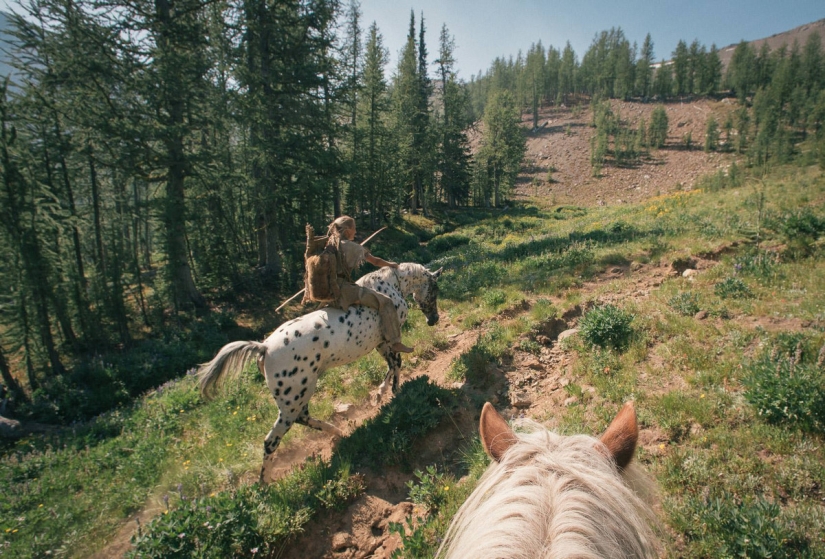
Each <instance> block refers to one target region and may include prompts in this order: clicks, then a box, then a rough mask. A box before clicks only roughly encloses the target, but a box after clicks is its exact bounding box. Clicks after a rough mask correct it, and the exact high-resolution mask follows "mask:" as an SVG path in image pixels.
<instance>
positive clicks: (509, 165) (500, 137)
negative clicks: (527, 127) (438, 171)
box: [476, 91, 525, 207]
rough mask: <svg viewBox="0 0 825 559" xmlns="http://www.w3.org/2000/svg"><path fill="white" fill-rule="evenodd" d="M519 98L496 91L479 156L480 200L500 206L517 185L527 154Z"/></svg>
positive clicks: (478, 190) (486, 203)
mask: <svg viewBox="0 0 825 559" xmlns="http://www.w3.org/2000/svg"><path fill="white" fill-rule="evenodd" d="M520 120H521V118H520V115H519V111H518V108H517V106H516V104H515V100H514V99H513V97H512V95H511V94H510V93H509V92H506V91H505V92H500V93H494V94H493V96H492V98H491V99H490V100H489V102H488V103H487V108H486V109H485V111H484V135H483V138H482V141H481V147H480V148H479V151H478V154H477V157H476V166H477V172H476V184H477V186H480V188H477V192H478V196H480V201H481V202H482V203H483V204H484V205H485V206H489V205H490V203H491V202H492V204H493V206H495V207H500V206H501V204H502V202H503V201H504V200H505V199H506V197H507V196H508V195H509V193H510V190H511V189H512V187H513V186H514V185H515V180H516V177H517V176H518V172H519V168H520V164H521V161H522V159H523V157H524V150H525V139H524V135H523V133H522V131H521V128H520V127H519V121H520Z"/></svg>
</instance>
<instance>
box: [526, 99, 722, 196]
mask: <svg viewBox="0 0 825 559" xmlns="http://www.w3.org/2000/svg"><path fill="white" fill-rule="evenodd" d="M611 105H612V108H613V112H614V113H615V114H617V115H619V116H620V117H621V119H622V121H623V122H624V123H625V124H626V125H627V126H628V127H630V128H633V129H636V128H638V126H639V121H640V120H641V119H644V120H645V122H646V123H650V115H651V113H652V112H653V109H655V108H656V107H657V104H655V103H636V102H625V101H617V100H613V101H611ZM735 106H736V102H735V100H733V99H723V100H721V101H713V100H709V99H700V100H696V101H692V102H690V103H681V102H674V103H668V104H666V105H664V107H665V111H666V112H667V116H668V129H669V133H668V139H667V142H666V144H665V147H664V148H662V149H658V150H655V149H654V150H651V152H650V154H649V156H646V157H642V158H641V159H640V160H639V162H638V163H637V164H634V165H630V166H626V167H618V166H616V165H615V164H614V163H612V162H610V161H608V163H607V164H606V165H605V166H604V167H603V169H602V171H601V176H600V177H598V178H596V177H593V176H592V175H593V169H592V167H591V164H590V139H591V137H593V135H594V134H595V132H596V129H595V128H592V127H591V126H590V124H591V122H592V120H593V117H592V111H590V109H589V108H588V107H584V108H582V109H573V108H567V107H561V108H559V107H551V108H543V109H541V110H540V111H539V119H538V127H537V129H533V117H532V115H525V116H524V117H523V119H522V126H524V127H525V128H527V129H528V133H527V151H526V154H525V159H524V172H523V173H522V174H521V176H520V177H519V180H518V183H517V187H516V194H515V198H516V199H517V200H518V199H522V200H529V199H538V200H540V201H544V202H545V203H547V204H551V205H562V204H563V205H577V206H599V205H615V204H623V203H628V202H639V201H641V200H645V199H647V198H651V197H653V196H658V195H660V194H666V193H668V192H673V191H677V190H690V189H692V188H694V186H695V185H696V182H697V180H698V179H699V178H701V177H703V176H705V175H708V174H712V173H716V172H717V171H719V170H724V169H726V168H727V167H728V166H730V164H731V162H732V161H733V156H732V155H731V154H728V153H723V152H710V153H705V152H704V151H703V150H702V146H703V144H704V138H705V127H706V126H707V119H708V117H709V116H711V115H713V116H714V117H715V119H716V121H717V122H718V123H719V125H720V127H721V124H722V123H723V122H724V121H725V119H726V118H727V115H728V114H729V113H730V112H731V111H733V110H734V108H735ZM688 135H690V138H691V140H692V146H691V147H690V148H687V147H686V146H685V138H687V137H688ZM723 136H724V134H723ZM722 140H723V143H724V140H725V138H724V137H723V138H722ZM550 168H553V169H555V170H554V171H553V173H552V177H551V178H552V182H548V180H547V178H548V171H549V170H550Z"/></svg>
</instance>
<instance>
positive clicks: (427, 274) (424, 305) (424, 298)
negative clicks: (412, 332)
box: [412, 266, 444, 326]
mask: <svg viewBox="0 0 825 559" xmlns="http://www.w3.org/2000/svg"><path fill="white" fill-rule="evenodd" d="M443 270H444V268H439V269H438V270H436V271H435V272H431V271H429V270H428V269H427V268H425V267H423V266H420V269H419V270H418V271H419V275H420V278H419V281H416V282H414V283H413V285H412V296H413V299H415V302H416V303H418V306H419V307H421V312H423V313H424V316H426V317H427V326H435V325H436V324H437V323H438V276H440V275H441V272H442V271H443Z"/></svg>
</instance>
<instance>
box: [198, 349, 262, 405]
mask: <svg viewBox="0 0 825 559" xmlns="http://www.w3.org/2000/svg"><path fill="white" fill-rule="evenodd" d="M266 350H267V346H266V345H265V344H262V343H260V342H244V341H240V342H232V343H229V344H226V345H225V346H223V347H222V348H221V350H220V351H219V352H218V354H217V355H216V356H215V358H214V359H212V361H210V362H209V363H204V364H202V365H201V366H200V368H199V370H198V383H199V384H200V389H201V395H202V396H203V397H204V398H205V399H207V400H208V399H211V398H212V397H213V396H214V395H215V390H216V388H217V386H218V381H220V380H221V377H223V375H224V373H229V374H230V376H232V377H235V376H237V375H238V373H240V372H241V371H243V370H244V368H245V367H246V364H247V363H249V361H250V360H251V359H252V358H253V357H262V356H263V355H264V354H265V353H266Z"/></svg>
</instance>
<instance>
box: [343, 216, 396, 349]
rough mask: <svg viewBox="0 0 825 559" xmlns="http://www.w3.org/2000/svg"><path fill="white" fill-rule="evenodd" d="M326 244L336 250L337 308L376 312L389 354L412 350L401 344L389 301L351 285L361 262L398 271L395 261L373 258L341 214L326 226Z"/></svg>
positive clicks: (364, 288) (367, 290) (353, 284)
mask: <svg viewBox="0 0 825 559" xmlns="http://www.w3.org/2000/svg"><path fill="white" fill-rule="evenodd" d="M327 235H328V236H329V243H328V244H331V245H333V246H334V247H335V248H336V249H337V278H336V279H337V282H338V289H339V291H340V297H339V299H338V303H339V305H338V306H339V308H341V309H342V310H345V309H346V308H347V307H350V306H352V305H364V306H366V307H370V308H372V309H375V310H377V311H378V316H379V317H380V319H381V333H382V336H383V338H384V341H386V342H387V343H388V344H390V348H391V349H392V351H394V352H396V353H399V352H403V353H410V352H412V348H411V347H408V346H406V345H404V344H403V343H401V324H400V322H399V320H398V313H397V312H396V309H395V305H394V304H393V302H392V299H390V298H389V297H387V296H386V295H384V294H382V293H378V292H377V291H373V290H372V289H369V288H367V287H361V286H360V285H357V284H355V283H353V281H352V271H353V270H355V269H356V268H358V267H359V266H361V264H363V263H364V261H367V262H369V263H370V264H372V265H374V266H377V267H379V268H381V267H384V266H389V267H390V268H398V264H397V263H395V262H389V261H387V260H384V259H382V258H378V257H377V256H373V255H372V254H371V253H370V251H369V250H367V249H366V248H365V247H364V246H362V245H360V244H358V243H356V242H353V239H354V238H355V220H354V219H353V218H351V217H349V216H346V215H342V216H341V217H339V218H338V219H336V220H335V221H333V222H332V223H330V225H329V230H328V231H327Z"/></svg>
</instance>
